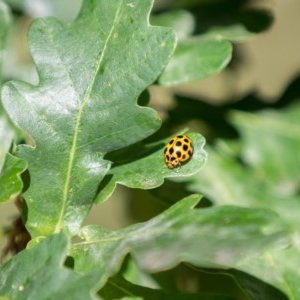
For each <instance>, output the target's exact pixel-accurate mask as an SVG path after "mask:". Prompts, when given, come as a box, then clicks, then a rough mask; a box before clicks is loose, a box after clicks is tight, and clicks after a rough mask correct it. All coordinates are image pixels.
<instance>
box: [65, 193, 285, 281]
mask: <svg viewBox="0 0 300 300" xmlns="http://www.w3.org/2000/svg"><path fill="white" fill-rule="evenodd" d="M198 200H199V196H197V195H193V196H190V197H188V198H185V199H183V200H181V201H179V202H178V203H176V204H175V205H174V206H172V207H171V208H170V209H168V210H166V211H165V212H164V213H162V214H160V215H159V216H157V217H155V218H153V219H151V220H149V221H148V222H145V223H143V224H134V225H132V226H130V227H127V228H124V229H121V230H118V231H108V230H105V229H103V228H101V227H98V226H94V225H91V226H87V227H84V228H83V229H82V233H81V238H82V239H83V241H82V242H79V243H77V244H75V245H74V246H73V247H72V249H71V255H72V256H73V257H74V260H75V269H76V270H77V271H79V272H84V273H85V272H87V273H89V272H90V271H93V270H98V269H99V270H102V278H103V277H104V278H108V277H110V276H112V275H113V274H115V273H116V272H118V271H119V268H120V266H121V264H122V261H123V259H124V257H125V256H126V255H127V253H129V252H130V253H131V254H132V255H133V257H134V258H135V260H136V261H137V264H138V265H139V267H140V268H141V269H143V270H145V271H147V272H159V271H162V270H166V269H169V268H172V267H174V266H175V265H177V264H178V263H180V262H182V261H185V262H189V263H192V264H194V265H197V266H202V267H235V268H239V266H242V265H243V264H245V262H247V261H250V260H252V259H253V257H254V256H255V255H256V253H257V252H258V251H262V250H266V249H268V248H269V247H273V248H275V249H277V248H278V247H282V246H283V245H286V243H287V242H288V240H287V238H286V235H285V233H284V231H283V230H284V226H282V224H280V223H278V222H277V215H276V214H274V213H271V212H268V211H267V210H262V209H259V210H256V209H243V208H234V207H230V206H224V207H215V208H209V209H201V210H197V209H193V207H194V206H195V205H196V204H197V202H198Z"/></svg>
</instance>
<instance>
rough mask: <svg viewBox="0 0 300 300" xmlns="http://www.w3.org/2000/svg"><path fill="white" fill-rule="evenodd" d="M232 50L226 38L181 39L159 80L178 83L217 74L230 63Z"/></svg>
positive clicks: (162, 82) (164, 83) (166, 83)
mask: <svg viewBox="0 0 300 300" xmlns="http://www.w3.org/2000/svg"><path fill="white" fill-rule="evenodd" d="M231 52H232V45H231V43H230V42H229V41H226V40H217V39H206V38H204V39H203V38H202V37H201V36H199V37H195V38H189V39H186V40H184V41H181V42H180V43H179V44H178V46H177V48H176V50H175V53H174V55H173V56H172V58H171V60H170V62H169V64H168V65H167V66H166V68H165V70H164V72H163V73H162V75H161V76H160V79H159V82H160V83H161V84H163V85H176V84H181V83H185V82H189V81H194V80H200V79H203V78H205V77H208V76H210V75H213V74H216V73H218V72H220V71H221V70H222V69H224V68H225V67H226V65H227V64H228V63H229V61H230V59H231Z"/></svg>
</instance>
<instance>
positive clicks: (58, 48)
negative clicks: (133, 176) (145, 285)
mask: <svg viewBox="0 0 300 300" xmlns="http://www.w3.org/2000/svg"><path fill="white" fill-rule="evenodd" d="M151 4H152V1H150V0H146V1H138V0H133V1H125V0H122V1H96V2H95V1H92V0H86V1H84V2H83V8H82V10H81V12H80V14H79V17H78V18H77V20H76V21H75V22H74V23H72V24H62V23H60V22H59V21H57V20H55V19H52V18H49V19H40V20H38V21H35V22H34V23H33V25H32V26H31V29H30V32H29V37H28V39H29V46H30V51H31V54H32V57H33V59H34V61H35V63H36V65H37V71H38V74H39V78H40V82H39V84H38V86H31V85H29V84H26V83H23V82H15V81H14V82H10V83H8V84H7V85H6V86H5V88H4V90H3V93H2V97H3V103H4V105H5V108H6V110H7V111H8V113H9V115H10V117H11V119H12V120H13V121H14V122H15V124H17V126H19V127H20V128H22V129H23V130H24V131H25V132H27V134H29V135H30V136H31V138H32V140H33V141H34V145H31V146H29V145H26V146H22V147H19V149H18V155H19V156H20V157H21V158H23V159H25V160H26V161H28V165H29V168H28V169H29V174H30V188H29V190H28V191H27V192H26V194H25V199H26V203H27V206H28V216H27V227H28V229H29V231H30V233H31V235H32V236H33V237H34V236H38V235H47V234H50V233H53V232H59V231H61V230H65V231H67V232H70V233H71V234H74V233H76V231H77V230H78V228H79V227H80V225H81V223H82V221H83V220H84V218H85V216H86V214H87V213H88V211H89V209H90V207H91V205H92V202H93V199H94V197H95V196H96V193H97V188H98V185H99V183H100V181H101V180H102V179H103V178H104V176H105V174H106V173H107V171H108V170H109V168H110V165H111V163H110V162H109V161H107V160H104V159H103V157H104V155H105V154H106V153H108V152H110V151H113V150H116V149H120V148H123V147H125V146H128V145H130V144H132V143H135V142H137V141H139V140H141V139H143V138H145V137H147V136H149V135H150V134H151V133H153V132H154V131H155V130H157V128H158V127H159V126H160V120H159V118H158V116H157V115H156V113H155V112H154V111H153V110H151V109H149V108H142V107H139V106H137V105H136V99H137V98H138V96H139V94H140V93H141V92H142V91H143V90H144V89H145V88H146V87H147V86H148V85H149V84H151V83H152V82H153V81H154V80H155V79H156V77H157V76H158V75H159V73H160V72H161V70H162V69H163V67H164V66H165V65H166V64H167V61H168V59H169V57H170V55H171V53H172V51H173V49H174V47H175V37H174V33H173V31H172V30H171V29H167V28H162V27H151V26H149V24H148V21H147V17H148V15H149V11H150V9H151Z"/></svg>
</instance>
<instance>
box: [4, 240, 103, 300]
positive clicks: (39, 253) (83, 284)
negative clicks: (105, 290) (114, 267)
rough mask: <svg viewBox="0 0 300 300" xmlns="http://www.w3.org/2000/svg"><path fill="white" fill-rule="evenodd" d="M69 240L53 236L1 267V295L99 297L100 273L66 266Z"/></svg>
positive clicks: (17, 299)
mask: <svg viewBox="0 0 300 300" xmlns="http://www.w3.org/2000/svg"><path fill="white" fill-rule="evenodd" d="M67 248H68V240H67V238H66V236H65V235H63V234H59V235H53V236H50V237H48V238H46V239H45V240H43V241H42V242H41V243H40V244H38V245H37V246H36V247H34V248H33V249H30V250H24V251H22V252H21V253H19V254H18V255H16V256H14V257H13V258H11V259H10V260H9V261H7V262H6V263H5V264H3V265H2V266H0V274H1V278H0V295H1V296H6V297H8V298H9V299H15V300H26V299H66V300H68V299H70V300H71V299H72V300H75V299H78V300H82V299H96V298H95V297H92V295H91V290H95V287H96V285H97V283H98V276H97V274H96V273H94V274H87V275H79V274H76V273H75V272H73V271H71V270H70V269H67V268H65V267H63V266H62V264H63V263H64V260H65V259H66V252H67Z"/></svg>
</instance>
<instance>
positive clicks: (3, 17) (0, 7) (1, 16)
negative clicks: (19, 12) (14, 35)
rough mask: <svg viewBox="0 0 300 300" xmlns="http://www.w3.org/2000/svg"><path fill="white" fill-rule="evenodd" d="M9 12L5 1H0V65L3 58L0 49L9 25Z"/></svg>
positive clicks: (3, 44) (3, 43)
mask: <svg viewBox="0 0 300 300" xmlns="http://www.w3.org/2000/svg"><path fill="white" fill-rule="evenodd" d="M11 21H12V20H11V13H10V10H9V8H8V6H7V4H6V3H4V2H3V1H0V49H1V55H0V57H1V61H0V65H2V60H3V52H2V49H3V48H4V46H5V40H6V36H7V32H8V29H9V26H10V25H11Z"/></svg>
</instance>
